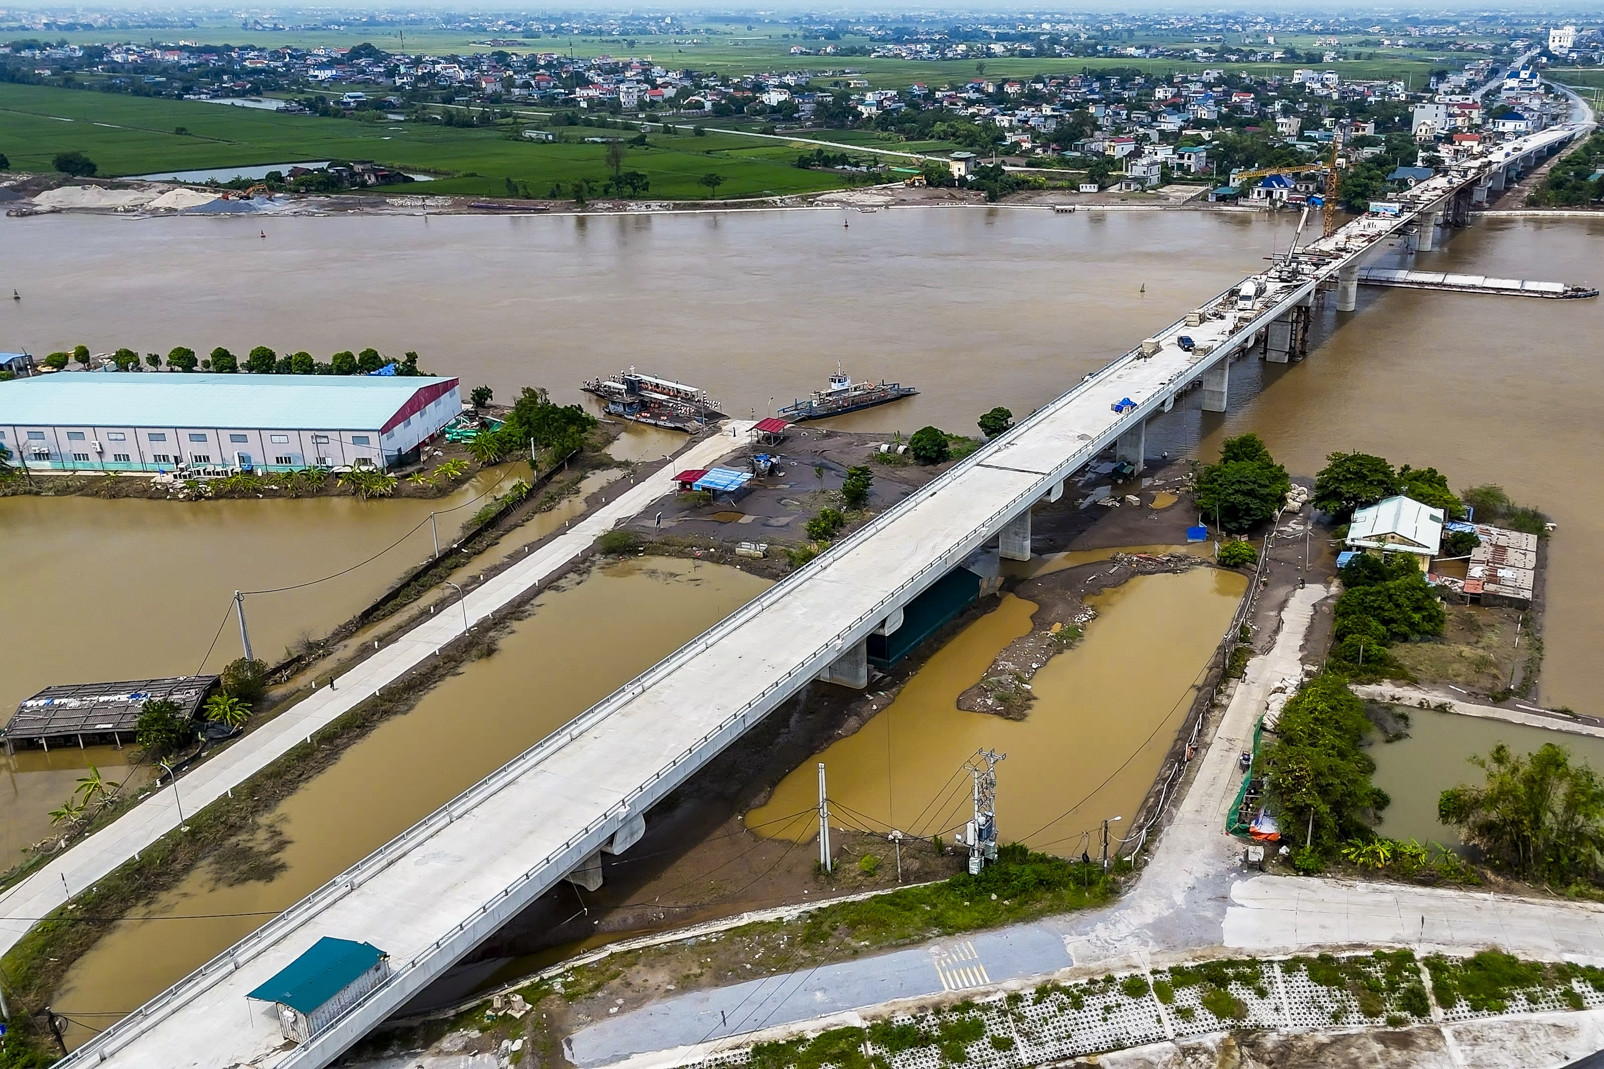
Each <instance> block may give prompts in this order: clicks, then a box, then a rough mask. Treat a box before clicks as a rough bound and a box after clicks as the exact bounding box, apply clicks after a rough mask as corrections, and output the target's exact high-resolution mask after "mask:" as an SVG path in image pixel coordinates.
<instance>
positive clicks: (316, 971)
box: [245, 935, 385, 1013]
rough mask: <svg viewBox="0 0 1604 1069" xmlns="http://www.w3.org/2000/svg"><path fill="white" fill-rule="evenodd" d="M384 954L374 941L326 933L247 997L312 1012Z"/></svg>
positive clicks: (377, 961)
mask: <svg viewBox="0 0 1604 1069" xmlns="http://www.w3.org/2000/svg"><path fill="white" fill-rule="evenodd" d="M384 957H385V953H384V951H382V950H380V949H379V948H378V947H376V946H374V945H372V944H371V943H357V942H353V941H352V940H350V939H335V938H334V937H332V936H327V935H325V936H324V937H323V938H321V939H319V940H318V941H317V942H316V943H313V944H312V946H311V947H310V948H308V949H307V951H306V953H305V954H302V955H301V956H300V957H298V958H296V959H295V960H294V961H292V962H290V963H289V964H288V965H286V966H284V968H282V969H280V970H279V971H278V972H277V973H275V974H274V975H273V977H272V978H271V979H269V980H268V981H266V982H265V983H263V984H262V986H260V987H258V988H257V989H256V990H255V991H252V992H251V993H250V994H249V995H246V996H245V997H246V998H250V999H256V1000H257V1001H259V1002H278V1003H281V1004H283V1005H285V1006H288V1007H290V1008H291V1009H293V1010H300V1011H301V1012H302V1013H311V1012H312V1011H313V1010H316V1009H317V1008H318V1007H319V1006H322V1005H323V1004H324V1003H325V1002H328V1001H329V1000H330V999H332V998H333V997H334V996H335V995H338V994H339V993H340V992H341V991H342V990H344V989H345V987H346V985H348V984H350V983H351V982H352V981H353V980H356V979H357V978H358V977H360V976H362V974H363V973H365V972H367V971H368V970H369V969H371V968H373V966H374V965H376V964H378V963H379V961H380V960H381V959H382V958H384Z"/></svg>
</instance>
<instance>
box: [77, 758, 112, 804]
mask: <svg viewBox="0 0 1604 1069" xmlns="http://www.w3.org/2000/svg"><path fill="white" fill-rule="evenodd" d="M121 786H122V784H121V783H119V782H118V781H116V780H108V779H106V778H105V777H103V776H102V775H101V774H100V769H98V768H96V767H95V766H94V765H90V766H89V774H88V775H87V776H79V777H78V786H77V788H76V789H74V790H73V792H72V795H73V797H74V798H81V799H83V804H84V806H85V807H86V808H87V807H88V806H90V805H91V804H93V803H94V802H96V801H97V800H98V801H102V802H104V801H105V800H106V799H107V798H108V797H110V795H111V792H112V791H115V790H116V789H117V788H118V787H121Z"/></svg>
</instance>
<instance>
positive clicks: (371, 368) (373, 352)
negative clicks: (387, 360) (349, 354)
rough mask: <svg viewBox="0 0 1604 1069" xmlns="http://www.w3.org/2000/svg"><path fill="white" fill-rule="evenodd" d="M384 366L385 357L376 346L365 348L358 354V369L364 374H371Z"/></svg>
mask: <svg viewBox="0 0 1604 1069" xmlns="http://www.w3.org/2000/svg"><path fill="white" fill-rule="evenodd" d="M383 366H384V357H382V356H380V355H379V350H377V349H374V348H371V347H370V348H367V349H363V350H362V351H361V352H360V353H357V354H356V369H357V370H358V371H360V372H362V374H364V375H371V374H372V373H373V372H375V371H377V370H379V369H380V368H382V367H383Z"/></svg>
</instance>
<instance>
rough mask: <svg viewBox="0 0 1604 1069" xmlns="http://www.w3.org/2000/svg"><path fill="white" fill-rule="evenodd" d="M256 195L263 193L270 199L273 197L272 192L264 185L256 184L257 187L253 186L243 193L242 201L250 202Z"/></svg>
mask: <svg viewBox="0 0 1604 1069" xmlns="http://www.w3.org/2000/svg"><path fill="white" fill-rule="evenodd" d="M258 193H265V194H267V195H268V196H269V197H271V196H272V195H273V191H272V190H271V189H268V188H267V187H266V186H264V185H260V184H258V185H254V186H252V187H251V188H249V189H247V190H246V191H245V193H244V196H243V199H244V200H250V199H251V198H252V197H254V196H256V195H257V194H258Z"/></svg>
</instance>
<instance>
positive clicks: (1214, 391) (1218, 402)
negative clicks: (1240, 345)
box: [1203, 356, 1231, 412]
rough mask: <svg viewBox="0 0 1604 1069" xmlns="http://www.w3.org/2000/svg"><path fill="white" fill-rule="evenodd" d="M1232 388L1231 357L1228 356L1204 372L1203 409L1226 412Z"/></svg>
mask: <svg viewBox="0 0 1604 1069" xmlns="http://www.w3.org/2000/svg"><path fill="white" fill-rule="evenodd" d="M1230 388H1231V358H1230V357H1229V356H1227V357H1222V358H1221V360H1220V362H1219V363H1218V364H1216V365H1214V366H1213V367H1211V368H1209V369H1208V370H1207V371H1205V372H1203V411H1205V412H1224V411H1225V402H1226V397H1227V394H1228V393H1229V392H1230Z"/></svg>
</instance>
